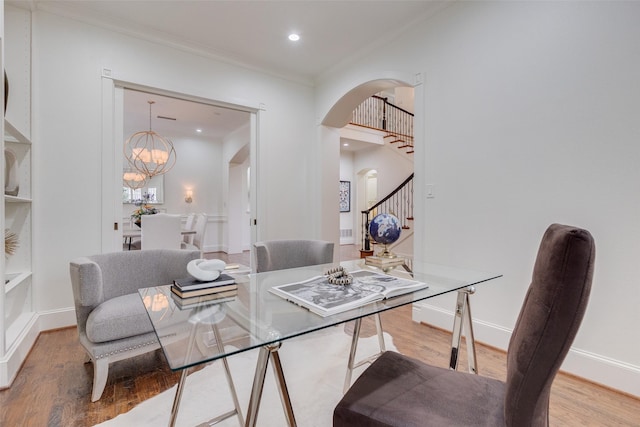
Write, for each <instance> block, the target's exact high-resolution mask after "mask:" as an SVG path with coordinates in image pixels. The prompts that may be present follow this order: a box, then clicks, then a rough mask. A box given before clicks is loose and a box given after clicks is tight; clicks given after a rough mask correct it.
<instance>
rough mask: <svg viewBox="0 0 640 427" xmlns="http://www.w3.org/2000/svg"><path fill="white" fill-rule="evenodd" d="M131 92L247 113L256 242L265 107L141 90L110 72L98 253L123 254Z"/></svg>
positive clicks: (105, 77) (105, 84)
mask: <svg viewBox="0 0 640 427" xmlns="http://www.w3.org/2000/svg"><path fill="white" fill-rule="evenodd" d="M125 89H132V90H138V91H144V92H149V93H155V94H158V95H163V96H170V97H174V98H179V99H184V100H186V101H193V102H199V103H202V104H209V105H214V106H218V107H223V108H231V109H235V110H239V111H245V112H248V113H250V141H249V150H250V153H249V159H250V160H249V164H250V167H251V171H252V172H251V182H250V183H249V184H250V195H249V201H250V209H251V220H250V230H251V232H250V234H251V243H252V244H253V243H254V242H256V241H257V236H258V235H260V233H259V229H258V227H259V221H258V220H257V218H258V217H259V207H260V206H261V205H262V204H261V203H259V190H258V185H257V183H258V178H257V175H258V173H259V169H258V157H259V152H258V141H259V135H260V134H261V132H262V129H261V126H260V123H261V120H260V115H261V113H262V112H263V111H265V107H264V104H261V103H259V102H255V103H247V102H246V101H242V102H235V101H220V100H214V99H210V98H203V97H199V96H194V95H188V94H184V93H177V92H173V91H169V90H165V89H160V88H156V87H150V86H144V85H141V84H138V83H132V82H127V81H122V80H116V79H113V78H112V77H111V72H110V70H106V69H105V70H103V74H102V120H101V122H102V150H101V154H102V159H101V168H102V170H101V178H102V184H101V187H102V199H101V202H102V209H101V218H100V224H101V250H102V252H103V253H105V252H115V251H120V250H122V194H121V193H122V163H123V158H122V144H123V141H124V130H123V126H124V120H123V115H124V90H125Z"/></svg>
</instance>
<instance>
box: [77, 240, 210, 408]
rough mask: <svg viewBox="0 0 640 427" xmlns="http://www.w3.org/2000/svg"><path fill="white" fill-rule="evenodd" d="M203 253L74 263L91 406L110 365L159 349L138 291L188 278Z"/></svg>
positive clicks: (127, 255) (124, 255) (127, 254)
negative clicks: (193, 262) (90, 369)
mask: <svg viewBox="0 0 640 427" xmlns="http://www.w3.org/2000/svg"><path fill="white" fill-rule="evenodd" d="M199 257H200V251H186V250H178V249H176V250H171V249H151V250H146V251H124V252H113V253H107V254H100V255H94V256H88V257H81V258H76V259H74V260H73V261H71V263H70V273H71V284H72V286H73V295H74V300H75V308H76V319H77V321H78V335H79V338H80V343H81V344H82V346H83V347H84V348H85V350H86V351H87V354H88V355H89V358H90V361H91V362H92V363H93V391H92V393H91V401H92V402H95V401H96V400H98V399H100V397H101V396H102V392H103V391H104V387H105V385H106V383H107V376H108V372H109V364H110V363H113V362H117V361H119V360H124V359H128V358H130V357H134V356H138V355H140V354H144V353H147V352H149V351H153V350H155V349H157V348H159V344H158V341H157V339H156V335H155V332H154V331H153V327H152V326H151V321H150V320H149V316H148V315H147V313H146V310H145V307H144V304H143V303H142V300H141V298H140V296H139V295H138V289H140V288H145V287H150V286H157V285H168V284H170V283H171V282H172V281H173V279H177V278H181V277H186V276H188V273H187V264H188V263H189V261H191V260H193V259H197V258H199Z"/></svg>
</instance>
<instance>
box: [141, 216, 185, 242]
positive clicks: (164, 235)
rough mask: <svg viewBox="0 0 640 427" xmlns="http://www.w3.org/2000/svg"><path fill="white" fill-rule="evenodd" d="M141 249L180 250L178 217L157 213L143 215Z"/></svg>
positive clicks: (179, 221) (180, 238) (179, 220)
mask: <svg viewBox="0 0 640 427" xmlns="http://www.w3.org/2000/svg"><path fill="white" fill-rule="evenodd" d="M141 221H142V232H141V236H140V240H141V249H142V250H145V249H180V242H182V233H181V227H182V225H181V219H180V215H170V214H166V213H157V214H155V215H143V216H142V218H141Z"/></svg>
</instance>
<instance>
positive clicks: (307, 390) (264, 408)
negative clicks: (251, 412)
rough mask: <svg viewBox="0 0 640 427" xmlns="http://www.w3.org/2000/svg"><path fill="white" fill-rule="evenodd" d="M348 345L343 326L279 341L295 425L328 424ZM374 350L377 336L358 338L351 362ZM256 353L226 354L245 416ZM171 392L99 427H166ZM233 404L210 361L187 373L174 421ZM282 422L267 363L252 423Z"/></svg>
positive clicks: (232, 421) (189, 421)
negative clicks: (354, 354)
mask: <svg viewBox="0 0 640 427" xmlns="http://www.w3.org/2000/svg"><path fill="white" fill-rule="evenodd" d="M384 336H385V344H386V347H387V350H395V347H394V346H393V343H392V339H391V336H390V335H388V334H386V333H385V334H384ZM350 345H351V336H350V335H347V334H346V333H345V332H344V327H343V326H336V327H331V328H328V329H325V330H322V331H318V332H315V333H313V334H309V335H305V336H302V337H298V338H295V339H292V340H289V341H285V342H284V343H283V345H282V347H281V348H280V358H281V360H282V369H283V370H284V374H285V378H286V381H287V386H288V388H289V394H290V396H291V402H292V405H293V410H294V413H295V417H296V422H297V423H298V426H300V427H329V426H331V424H332V416H333V408H334V407H335V405H336V404H337V403H338V402H339V401H340V399H341V397H342V387H343V384H344V378H345V374H346V369H347V361H348V358H349V348H350ZM378 351H379V348H378V340H377V337H376V336H372V337H368V338H363V339H360V341H359V343H358V355H357V357H356V360H360V359H362V358H364V357H367V356H369V355H372V354H375V353H377V352H378ZM257 355H258V351H257V350H253V351H249V352H245V353H241V354H237V355H234V356H232V357H230V358H229V366H230V369H231V374H232V375H233V379H234V383H235V386H236V389H237V392H238V399H239V400H240V405H241V408H242V411H243V415H245V416H246V408H247V406H248V404H249V396H250V393H251V385H252V382H253V374H254V372H255V367H256V359H257ZM269 365H271V363H270V364H269ZM365 368H366V365H365V366H362V367H360V368H359V370H358V371H356V372H354V375H353V380H355V378H356V377H357V375H358V374H359V373H360V372H361V371H362V370H364V369H365ZM175 391H176V386H174V387H172V388H171V389H169V390H167V391H165V392H163V393H161V394H159V395H157V396H155V397H152V398H151V399H148V400H146V401H145V402H142V403H141V404H140V405H138V406H136V407H135V408H133V409H132V410H131V411H129V412H127V413H125V414H121V415H119V416H117V417H116V418H114V419H112V420H109V421H106V422H104V423H101V424H98V426H100V427H131V426H136V427H152V426H153V427H156V426H166V425H168V422H169V416H170V413H171V405H172V403H173V398H174V396H175ZM232 408H233V403H232V401H231V397H230V394H229V389H228V387H227V382H226V380H225V377H224V369H223V365H222V363H221V362H215V363H213V364H211V365H209V366H207V367H206V368H204V369H202V370H200V371H198V372H194V373H192V374H191V375H189V376H188V377H187V380H186V386H185V390H184V393H183V396H182V404H181V406H180V411H179V413H178V421H177V423H176V425H177V426H181V427H187V426H188V427H193V426H198V425H199V424H202V423H204V422H206V421H208V420H210V419H212V418H214V417H215V416H217V415H219V414H221V413H224V412H227V411H229V410H231V409H232ZM286 424H287V423H286V419H285V417H284V413H283V409H282V404H281V403H280V396H279V394H278V389H277V386H276V384H275V380H274V377H273V369H272V368H271V366H269V368H268V371H267V378H266V381H265V385H264V391H263V396H262V402H261V404H260V411H259V413H258V421H257V425H258V426H260V427H271V426H274V427H282V426H285V425H286ZM217 425H218V426H238V425H239V424H238V418H237V417H232V418H228V419H226V420H224V421H223V422H221V423H219V424H217Z"/></svg>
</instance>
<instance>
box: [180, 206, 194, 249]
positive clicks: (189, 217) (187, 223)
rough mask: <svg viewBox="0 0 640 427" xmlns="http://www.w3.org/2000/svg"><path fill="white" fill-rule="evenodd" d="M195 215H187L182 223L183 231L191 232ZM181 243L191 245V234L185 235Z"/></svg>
mask: <svg viewBox="0 0 640 427" xmlns="http://www.w3.org/2000/svg"><path fill="white" fill-rule="evenodd" d="M195 218H196V214H195V213H190V214H188V215H187V220H186V221H185V223H184V229H185V230H190V231H191V230H193V226H194V225H195ZM182 241H183V242H184V243H188V244H193V234H185V235H184V237H183V239H182Z"/></svg>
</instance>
